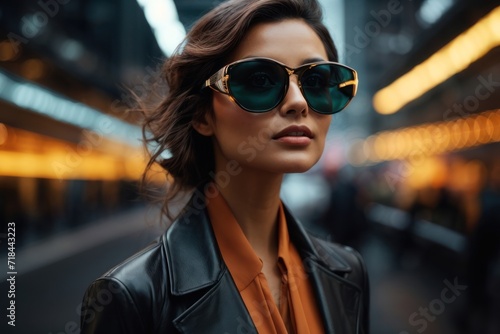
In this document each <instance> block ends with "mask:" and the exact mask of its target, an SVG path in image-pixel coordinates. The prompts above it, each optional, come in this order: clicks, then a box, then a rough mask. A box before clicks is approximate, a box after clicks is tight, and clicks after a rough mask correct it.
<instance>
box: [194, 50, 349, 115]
mask: <svg viewBox="0 0 500 334" xmlns="http://www.w3.org/2000/svg"><path fill="white" fill-rule="evenodd" d="M292 74H295V75H296V76H297V78H298V85H299V88H300V90H301V92H302V95H303V96H304V98H305V100H306V101H307V104H308V106H309V107H310V108H311V109H312V110H314V111H315V112H317V113H320V114H326V115H331V114H335V113H337V112H339V111H341V110H342V109H344V108H345V107H346V106H347V105H348V104H349V102H351V100H352V98H353V97H354V96H355V95H356V91H357V88H358V74H357V72H356V71H355V70H354V69H352V68H350V67H348V66H345V65H341V64H339V63H335V62H330V61H320V62H314V63H309V64H305V65H302V66H299V67H297V68H290V67H288V66H286V65H284V64H282V63H280V62H277V61H275V60H273V59H269V58H248V59H243V60H239V61H235V62H234V63H231V64H228V65H226V66H224V67H223V68H221V69H220V70H219V71H217V72H216V73H215V74H214V75H212V76H211V77H210V78H209V79H208V80H206V82H205V83H204V85H203V87H202V88H205V87H210V88H212V89H213V90H216V91H218V92H221V93H223V94H226V95H229V96H230V97H231V98H232V100H234V101H235V102H236V104H238V106H240V107H241V108H242V109H244V110H246V111H249V112H253V113H264V112H267V111H270V110H272V109H274V108H276V107H277V106H278V105H279V104H280V103H281V102H282V101H283V99H284V98H285V96H286V93H287V91H288V87H289V86H290V79H289V77H290V76H291V75H292Z"/></svg>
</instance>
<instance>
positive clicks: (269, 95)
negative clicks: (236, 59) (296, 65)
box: [228, 59, 288, 112]
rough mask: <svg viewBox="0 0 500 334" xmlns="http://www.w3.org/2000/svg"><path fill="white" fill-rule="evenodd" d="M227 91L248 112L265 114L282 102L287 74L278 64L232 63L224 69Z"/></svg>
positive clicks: (262, 62) (257, 61)
mask: <svg viewBox="0 0 500 334" xmlns="http://www.w3.org/2000/svg"><path fill="white" fill-rule="evenodd" d="M228 74H229V80H228V88H229V92H230V94H231V96H232V97H233V98H234V99H235V100H236V103H238V105H239V106H240V107H242V108H243V109H245V110H247V111H251V112H266V111H269V110H271V109H273V108H274V107H276V106H277V105H278V104H279V103H280V102H281V100H282V98H283V96H284V94H285V90H286V86H287V84H288V74H287V73H286V71H285V70H284V69H283V68H282V67H281V66H280V65H278V64H276V63H274V62H271V61H266V60H262V59H258V60H249V61H244V62H241V63H236V64H234V65H232V66H230V67H229V69H228Z"/></svg>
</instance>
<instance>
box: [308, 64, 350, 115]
mask: <svg viewBox="0 0 500 334" xmlns="http://www.w3.org/2000/svg"><path fill="white" fill-rule="evenodd" d="M349 80H354V74H353V72H352V71H351V70H350V69H348V68H345V67H342V66H339V65H335V64H319V65H317V66H314V67H312V68H310V69H308V70H306V71H304V73H303V74H302V77H301V79H300V82H301V85H302V91H303V93H304V97H305V98H306V100H307V103H308V104H309V106H310V107H311V108H312V109H314V110H315V111H316V112H318V113H321V114H334V113H336V112H339V111H341V110H342V109H344V108H345V106H347V104H348V103H349V101H350V100H351V99H352V97H353V95H354V86H353V85H347V86H345V87H342V88H340V87H339V84H341V83H343V82H346V81H349Z"/></svg>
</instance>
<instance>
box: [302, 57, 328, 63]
mask: <svg viewBox="0 0 500 334" xmlns="http://www.w3.org/2000/svg"><path fill="white" fill-rule="evenodd" d="M318 61H325V59H323V58H321V57H313V58H307V59H304V60H303V61H302V64H309V63H314V62H318Z"/></svg>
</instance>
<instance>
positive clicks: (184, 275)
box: [163, 192, 351, 295]
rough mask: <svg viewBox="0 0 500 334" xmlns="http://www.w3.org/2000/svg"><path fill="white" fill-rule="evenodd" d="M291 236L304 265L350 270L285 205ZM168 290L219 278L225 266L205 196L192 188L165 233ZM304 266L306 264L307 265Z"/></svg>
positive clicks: (176, 291)
mask: <svg viewBox="0 0 500 334" xmlns="http://www.w3.org/2000/svg"><path fill="white" fill-rule="evenodd" d="M284 209H285V215H286V220H287V224H288V229H289V233H290V238H291V239H292V241H293V243H294V245H295V247H297V249H298V251H299V253H300V255H301V257H302V258H303V259H304V265H305V266H309V265H310V263H311V262H313V263H319V264H320V265H322V266H323V267H324V268H328V269H329V270H330V271H332V272H334V273H336V274H340V275H342V274H344V273H347V272H350V271H351V268H350V267H349V265H348V264H347V263H346V262H345V261H344V260H342V258H341V257H340V256H336V255H335V254H334V253H332V251H331V250H329V251H328V252H327V251H326V248H325V246H323V244H322V242H320V241H319V240H317V239H314V238H311V237H309V236H308V234H307V233H306V231H305V230H304V228H303V227H302V226H301V225H300V224H299V223H298V222H297V220H296V219H295V218H294V217H293V216H292V214H291V213H290V211H289V210H288V209H287V208H286V206H284ZM163 242H164V244H165V247H166V249H167V254H166V256H167V258H168V262H169V278H170V282H171V285H170V286H171V293H172V294H173V295H183V294H186V293H191V292H195V291H197V290H200V289H203V288H206V287H209V286H211V285H213V284H215V283H216V282H218V281H219V280H220V279H221V277H222V275H223V274H224V273H225V271H226V270H227V268H226V266H225V264H224V262H223V260H222V256H221V254H220V251H219V249H218V246H217V242H216V239H215V235H214V233H213V230H212V226H211V224H210V221H209V219H208V213H207V212H206V208H205V204H204V198H203V196H202V195H201V193H200V192H195V194H194V195H193V196H192V197H191V199H190V200H189V202H188V203H187V205H186V207H185V209H184V211H183V213H182V214H181V216H180V217H179V218H178V219H177V220H176V221H175V222H174V223H173V224H172V226H171V227H170V228H169V229H168V231H167V232H166V233H165V236H164V238H163ZM306 269H307V267H306Z"/></svg>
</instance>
